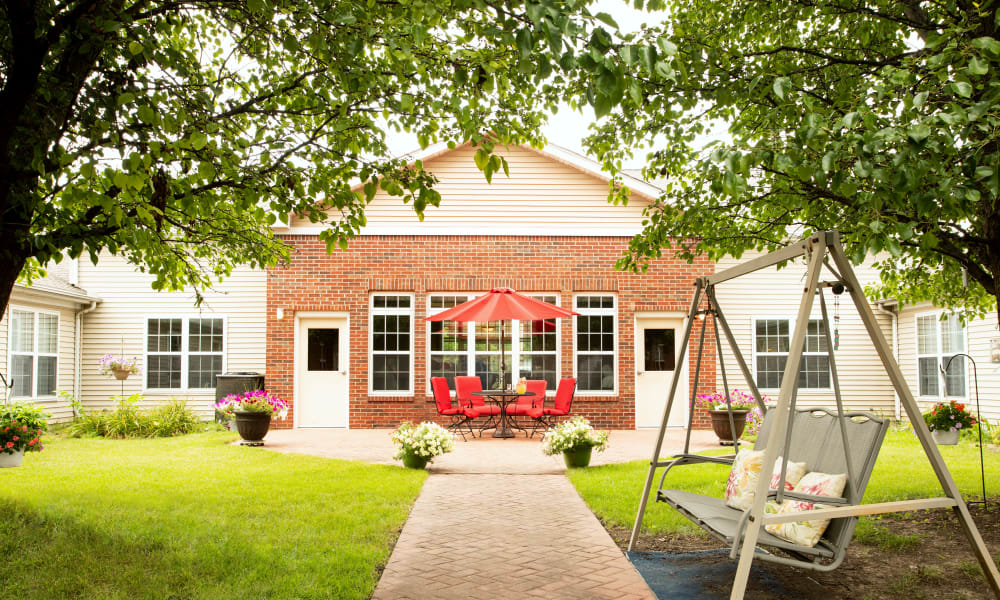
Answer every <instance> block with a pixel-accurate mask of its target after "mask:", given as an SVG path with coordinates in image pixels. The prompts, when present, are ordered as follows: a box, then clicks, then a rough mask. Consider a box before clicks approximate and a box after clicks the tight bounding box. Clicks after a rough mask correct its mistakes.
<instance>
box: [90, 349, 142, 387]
mask: <svg viewBox="0 0 1000 600" xmlns="http://www.w3.org/2000/svg"><path fill="white" fill-rule="evenodd" d="M97 364H99V365H101V375H114V376H115V379H117V380H119V381H121V380H125V379H128V376H129V375H135V374H137V373H139V358H138V357H136V356H133V357H132V358H125V357H124V356H121V357H119V356H115V355H113V354H105V355H104V356H102V357H101V359H100V360H99V361H97Z"/></svg>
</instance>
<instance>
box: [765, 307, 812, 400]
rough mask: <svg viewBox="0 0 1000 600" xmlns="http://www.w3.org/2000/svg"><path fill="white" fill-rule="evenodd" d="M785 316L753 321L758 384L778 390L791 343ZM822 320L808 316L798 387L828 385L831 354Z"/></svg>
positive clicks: (788, 325) (807, 387)
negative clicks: (829, 353) (783, 317)
mask: <svg viewBox="0 0 1000 600" xmlns="http://www.w3.org/2000/svg"><path fill="white" fill-rule="evenodd" d="M789 330H790V324H789V321H788V319H757V320H756V321H755V322H754V356H755V358H754V362H755V366H756V369H757V387H759V388H761V389H779V388H780V387H781V376H782V375H783V374H784V372H785V363H787V362H788V350H789V347H790V344H791V335H790V333H789ZM828 351H829V346H828V345H827V342H826V332H825V330H824V327H823V320H822V319H810V321H809V323H808V324H807V325H806V342H805V346H804V347H803V349H802V361H801V363H800V364H799V389H815V390H825V389H829V388H830V357H829V355H828Z"/></svg>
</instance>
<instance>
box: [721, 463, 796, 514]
mask: <svg viewBox="0 0 1000 600" xmlns="http://www.w3.org/2000/svg"><path fill="white" fill-rule="evenodd" d="M781 461H782V457H780V456H779V457H778V460H777V462H775V463H774V472H773V473H772V474H771V489H772V490H773V489H777V488H778V482H779V481H780V480H781ZM763 462H764V451H763V450H750V449H749V448H744V449H741V450H740V451H739V452H738V453H737V454H736V458H735V459H734V460H733V468H732V469H731V470H730V471H729V479H728V480H727V481H726V505H728V506H729V507H731V508H735V509H737V510H746V509H748V508H750V505H751V504H753V497H754V491H755V490H756V488H757V480H758V479H759V478H760V470H761V468H762V467H761V464H762V463H763ZM805 474H806V463H804V462H792V461H789V462H788V467H787V468H786V469H785V489H786V490H793V489H795V485H796V484H797V483H798V482H799V480H800V479H802V476H803V475H805Z"/></svg>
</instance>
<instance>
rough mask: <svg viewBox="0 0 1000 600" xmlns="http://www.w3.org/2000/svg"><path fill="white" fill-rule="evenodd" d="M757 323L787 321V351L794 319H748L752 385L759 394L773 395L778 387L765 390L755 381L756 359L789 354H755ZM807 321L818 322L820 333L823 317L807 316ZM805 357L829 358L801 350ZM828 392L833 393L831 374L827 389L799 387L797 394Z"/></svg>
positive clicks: (757, 316)
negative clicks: (767, 393)
mask: <svg viewBox="0 0 1000 600" xmlns="http://www.w3.org/2000/svg"><path fill="white" fill-rule="evenodd" d="M758 321H788V345H789V349H791V341H792V338H793V337H794V336H795V328H794V327H793V325H794V324H795V319H792V318H789V317H787V316H785V315H755V316H753V317H751V318H750V348H751V353H750V369H751V372H752V373H753V376H754V380H755V381H754V383H755V384H757V388H758V389H759V390H760V391H761V392H770V393H772V394H773V393H776V392H778V391H779V390H780V389H781V388H780V387H778V388H766V387H762V386H761V385H760V382H759V381H757V357H758V356H782V355H784V356H786V357H787V356H788V354H789V353H788V352H757V322H758ZM809 321H819V323H820V327H821V329H820V332H821V333H822V323H823V315H810V316H809ZM806 356H823V357H826V356H829V355H828V354H827V353H826V352H806V351H805V348H803V352H802V357H803V358H805V357H806ZM801 367H802V365H801V363H800V364H799V368H800V369H801ZM830 391H833V373H832V372H831V373H830V385H829V386H827V387H799V392H798V393H799V394H810V393H824V392H830Z"/></svg>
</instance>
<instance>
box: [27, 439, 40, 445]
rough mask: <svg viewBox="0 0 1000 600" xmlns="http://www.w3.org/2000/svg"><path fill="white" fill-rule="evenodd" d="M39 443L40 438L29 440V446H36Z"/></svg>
mask: <svg viewBox="0 0 1000 600" xmlns="http://www.w3.org/2000/svg"><path fill="white" fill-rule="evenodd" d="M37 443H38V438H35V439H33V440H31V441H30V442H28V445H29V446H34V445H35V444H37Z"/></svg>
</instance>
